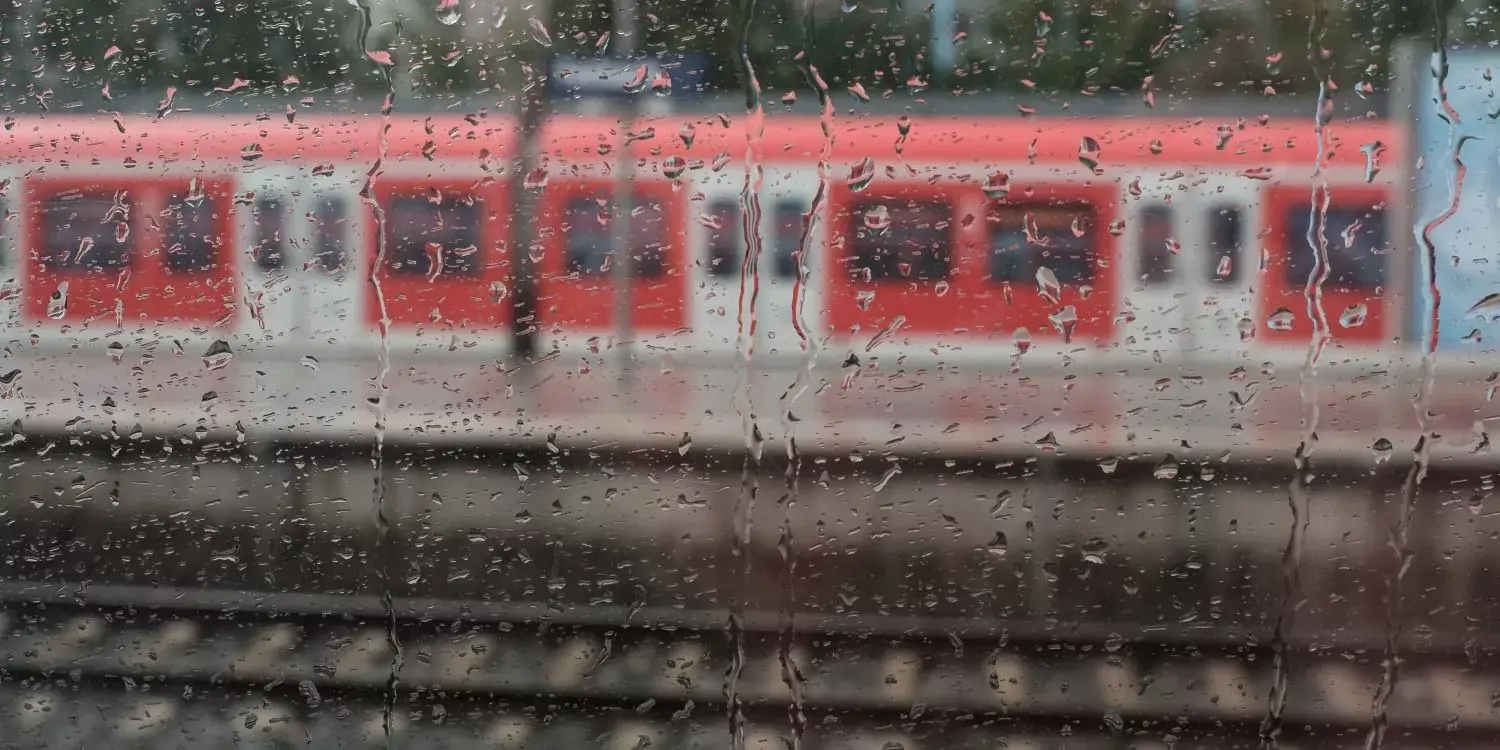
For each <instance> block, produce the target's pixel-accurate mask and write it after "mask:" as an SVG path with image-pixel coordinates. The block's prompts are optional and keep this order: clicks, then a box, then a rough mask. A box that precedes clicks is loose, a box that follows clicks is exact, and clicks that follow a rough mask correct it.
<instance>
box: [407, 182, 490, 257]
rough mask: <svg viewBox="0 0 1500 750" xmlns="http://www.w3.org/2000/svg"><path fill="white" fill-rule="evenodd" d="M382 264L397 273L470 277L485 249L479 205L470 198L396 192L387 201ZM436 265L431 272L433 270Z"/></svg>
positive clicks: (481, 210)
mask: <svg viewBox="0 0 1500 750" xmlns="http://www.w3.org/2000/svg"><path fill="white" fill-rule="evenodd" d="M388 213H389V215H388V218H387V222H388V224H387V226H386V231H387V233H388V236H389V237H390V245H389V246H388V247H387V249H386V253H387V257H386V265H387V266H388V267H389V268H390V269H391V270H392V271H394V272H396V273H399V274H402V275H422V276H431V277H455V276H457V277H462V276H475V275H477V274H478V273H479V265H480V263H481V262H483V261H482V258H483V255H484V251H483V249H482V245H483V242H484V240H483V231H482V228H481V226H480V222H481V221H482V217H483V215H484V213H483V206H482V205H481V203H480V202H479V201H475V200H473V199H472V198H470V197H469V196H457V195H447V194H444V195H440V196H439V197H436V198H430V197H426V196H399V197H396V198H394V199H392V200H391V201H390V204H389V209H388ZM435 269H436V270H435Z"/></svg>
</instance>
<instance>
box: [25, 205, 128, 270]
mask: <svg viewBox="0 0 1500 750" xmlns="http://www.w3.org/2000/svg"><path fill="white" fill-rule="evenodd" d="M117 198H118V196H113V195H107V194H102V193H84V192H80V191H68V192H66V193H62V194H58V195H53V196H51V197H49V198H47V199H46V201H45V203H44V204H43V206H42V222H43V226H44V231H45V237H46V241H47V246H46V251H45V254H44V256H43V257H45V258H46V262H47V265H48V266H49V267H51V268H54V269H58V270H69V271H102V270H105V269H116V268H120V267H122V266H125V265H128V264H129V263H130V258H131V254H132V252H131V251H132V247H133V245H134V241H133V239H132V235H131V229H130V216H129V211H128V206H129V204H128V203H126V202H125V201H124V200H118V199H117ZM125 200H128V199H125Z"/></svg>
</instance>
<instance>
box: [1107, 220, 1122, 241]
mask: <svg viewBox="0 0 1500 750" xmlns="http://www.w3.org/2000/svg"><path fill="white" fill-rule="evenodd" d="M1109 233H1110V235H1111V236H1114V237H1119V236H1120V235H1122V234H1124V233H1125V220H1124V219H1115V220H1114V221H1111V222H1110V223H1109Z"/></svg>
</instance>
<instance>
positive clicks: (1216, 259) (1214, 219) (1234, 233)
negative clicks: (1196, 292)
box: [1208, 208, 1245, 284]
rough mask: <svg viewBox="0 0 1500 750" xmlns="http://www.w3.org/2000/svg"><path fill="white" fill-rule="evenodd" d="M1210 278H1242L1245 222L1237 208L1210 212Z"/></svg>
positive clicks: (1227, 281)
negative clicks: (1241, 266)
mask: <svg viewBox="0 0 1500 750" xmlns="http://www.w3.org/2000/svg"><path fill="white" fill-rule="evenodd" d="M1208 220H1209V227H1208V244H1209V252H1210V254H1209V262H1210V265H1209V269H1208V280H1209V281H1212V282H1218V283H1224V284H1229V283H1234V282H1236V281H1239V279H1240V265H1241V264H1242V259H1241V257H1240V256H1241V252H1240V249H1241V248H1242V247H1244V244H1245V236H1244V232H1245V222H1244V221H1243V216H1242V215H1241V214H1240V210H1239V209H1237V208H1221V209H1218V210H1215V211H1213V212H1212V213H1210V214H1209V219H1208Z"/></svg>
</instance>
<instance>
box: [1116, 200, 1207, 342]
mask: <svg viewBox="0 0 1500 750" xmlns="http://www.w3.org/2000/svg"><path fill="white" fill-rule="evenodd" d="M1181 180H1182V177H1181V176H1180V173H1177V174H1176V175H1169V174H1166V173H1151V174H1142V175H1138V176H1137V177H1135V178H1134V179H1132V180H1131V182H1130V184H1129V187H1128V188H1127V196H1126V201H1125V207H1126V208H1125V211H1124V214H1125V218H1124V222H1125V223H1124V226H1123V227H1121V226H1118V225H1117V226H1115V227H1112V228H1111V232H1120V233H1121V234H1122V236H1123V237H1125V238H1127V241H1126V247H1128V248H1129V252H1128V253H1127V254H1126V257H1125V258H1122V259H1121V261H1122V262H1121V263H1120V269H1119V277H1118V278H1120V279H1121V296H1122V297H1123V300H1122V301H1121V303H1120V304H1119V305H1118V310H1119V313H1118V315H1119V316H1120V321H1121V328H1120V331H1121V342H1122V346H1123V348H1124V350H1125V351H1126V352H1128V353H1135V354H1139V353H1141V352H1146V353H1151V354H1153V356H1155V355H1160V356H1161V358H1163V359H1167V358H1169V357H1171V356H1173V355H1177V354H1179V353H1180V352H1182V351H1184V350H1185V349H1186V348H1187V347H1188V346H1189V345H1190V344H1191V333H1190V332H1191V328H1190V327H1189V326H1188V325H1187V321H1188V318H1189V316H1190V314H1191V312H1190V310H1189V307H1190V305H1191V304H1192V303H1191V300H1190V294H1189V292H1188V284H1189V281H1188V277H1189V276H1191V272H1190V271H1188V270H1186V269H1185V268H1184V263H1183V260H1182V252H1181V248H1182V242H1181V239H1180V238H1181V237H1183V236H1184V234H1185V230H1186V227H1185V226H1184V221H1183V219H1182V214H1183V207H1181V206H1179V205H1178V203H1179V201H1180V200H1181V195H1182V191H1180V190H1179V188H1180V187H1181V184H1182V183H1181Z"/></svg>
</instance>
